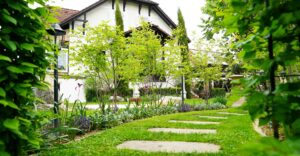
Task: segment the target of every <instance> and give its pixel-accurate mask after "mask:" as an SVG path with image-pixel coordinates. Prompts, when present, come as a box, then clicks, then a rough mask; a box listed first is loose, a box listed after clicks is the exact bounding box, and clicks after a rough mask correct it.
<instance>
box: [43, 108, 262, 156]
mask: <svg viewBox="0 0 300 156" xmlns="http://www.w3.org/2000/svg"><path fill="white" fill-rule="evenodd" d="M219 111H220V110H219ZM221 111H230V112H238V113H245V112H244V111H243V110H239V109H228V110H221ZM217 112H218V111H199V112H189V113H179V114H172V115H166V116H157V117H153V118H149V119H145V120H139V121H134V122H131V123H127V124H123V125H121V126H117V127H114V128H112V129H108V130H105V131H102V132H101V133H100V132H99V133H97V134H95V135H93V136H90V137H87V138H86V139H83V140H80V141H77V142H71V143H70V144H67V145H64V146H63V147H61V146H59V147H58V148H55V149H52V150H48V151H44V152H42V153H40V154H39V155H42V156H50V155H51V156H61V155H63V156H71V155H79V156H80V155H84V156H97V155H99V156H119V155H122V156H183V155H189V156H195V155H200V156H202V155H203V156H204V155H206V156H213V155H220V156H228V155H238V154H239V147H240V146H241V145H243V144H246V143H248V142H250V141H255V140H256V139H258V138H259V135H258V134H257V133H256V132H255V131H254V130H253V128H252V122H251V120H250V117H249V116H248V115H244V116H228V119H226V120H220V119H205V118H203V119H200V118H199V117H197V115H212V116H226V115H222V114H217ZM169 120H195V121H197V120H198V121H200V120H201V121H221V124H220V125H193V124H184V123H169V122H168V121H169ZM153 127H172V128H173V127H175V128H192V129H202V128H204V129H206V128H208V129H210V128H211V129H213V128H215V129H217V134H172V133H153V132H148V131H147V129H149V128H153ZM129 140H161V141H188V142H207V143H214V144H218V145H220V146H221V152H219V153H217V154H199V153H189V154H185V153H179V154H174V153H161V152H156V153H147V152H142V151H134V150H118V149H117V148H116V146H117V145H119V144H121V143H123V142H124V141H129Z"/></svg>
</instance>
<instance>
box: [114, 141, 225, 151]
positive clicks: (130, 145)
mask: <svg viewBox="0 0 300 156" xmlns="http://www.w3.org/2000/svg"><path fill="white" fill-rule="evenodd" d="M117 148H118V149H130V150H140V151H146V152H168V153H192V152H197V153H217V152H219V150H220V146H219V145H215V144H209V143H199V142H180V141H137V140H133V141H126V142H124V143H122V144H120V145H118V146H117Z"/></svg>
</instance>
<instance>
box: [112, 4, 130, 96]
mask: <svg viewBox="0 0 300 156" xmlns="http://www.w3.org/2000/svg"><path fill="white" fill-rule="evenodd" d="M115 20H116V26H117V27H118V28H119V31H118V32H120V33H121V34H122V35H123V34H124V22H123V17H122V14H121V11H120V1H119V0H117V1H116V12H115ZM118 77H119V78H120V80H119V85H118V88H117V91H118V92H119V93H122V94H124V92H126V91H127V90H128V82H126V81H125V80H123V79H122V78H121V77H120V75H119V76H118Z"/></svg>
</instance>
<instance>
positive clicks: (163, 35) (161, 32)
mask: <svg viewBox="0 0 300 156" xmlns="http://www.w3.org/2000/svg"><path fill="white" fill-rule="evenodd" d="M150 26H151V29H152V30H154V31H155V33H157V34H158V35H160V36H161V37H163V38H169V37H170V36H171V35H170V34H168V33H167V32H165V31H164V30H163V29H161V28H160V27H159V26H158V25H154V24H151V25H150ZM140 28H141V27H137V28H135V29H140ZM131 33H132V29H131V30H128V31H126V32H125V36H126V37H127V36H130V34H131Z"/></svg>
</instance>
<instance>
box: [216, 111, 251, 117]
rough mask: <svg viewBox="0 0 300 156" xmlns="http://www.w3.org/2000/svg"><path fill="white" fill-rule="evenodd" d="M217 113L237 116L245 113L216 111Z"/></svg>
mask: <svg viewBox="0 0 300 156" xmlns="http://www.w3.org/2000/svg"><path fill="white" fill-rule="evenodd" d="M218 114H224V115H237V116H241V115H246V114H240V113H229V112H218Z"/></svg>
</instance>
